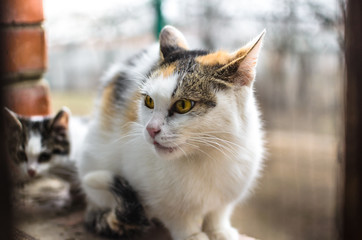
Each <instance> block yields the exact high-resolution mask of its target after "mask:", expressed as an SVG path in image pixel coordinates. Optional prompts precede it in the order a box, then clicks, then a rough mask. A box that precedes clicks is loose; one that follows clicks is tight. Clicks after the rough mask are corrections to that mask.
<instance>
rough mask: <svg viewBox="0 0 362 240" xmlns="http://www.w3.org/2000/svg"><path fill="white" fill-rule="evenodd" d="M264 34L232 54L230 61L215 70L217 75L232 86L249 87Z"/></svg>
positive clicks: (253, 76)
mask: <svg viewBox="0 0 362 240" xmlns="http://www.w3.org/2000/svg"><path fill="white" fill-rule="evenodd" d="M265 32H266V31H265V30H264V31H263V32H262V33H261V34H259V35H258V36H257V37H256V38H254V39H253V40H251V41H250V42H249V43H247V44H246V45H245V46H244V47H242V48H241V49H239V50H238V51H236V52H235V53H234V54H232V58H231V61H230V62H229V63H227V64H226V65H224V66H223V67H221V68H220V69H219V70H217V74H218V75H219V76H221V77H222V78H224V79H225V78H226V79H228V81H230V82H232V83H234V84H235V83H236V84H238V85H241V86H244V85H246V86H251V84H252V82H253V80H254V78H255V69H256V63H257V60H258V56H259V52H260V49H261V47H262V43H263V39H264V35H265Z"/></svg>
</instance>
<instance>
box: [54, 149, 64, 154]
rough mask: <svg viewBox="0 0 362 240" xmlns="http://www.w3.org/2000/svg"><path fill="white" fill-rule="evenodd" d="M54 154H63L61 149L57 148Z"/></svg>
mask: <svg viewBox="0 0 362 240" xmlns="http://www.w3.org/2000/svg"><path fill="white" fill-rule="evenodd" d="M53 153H54V154H61V153H62V151H61V150H60V149H58V148H56V149H54V150H53Z"/></svg>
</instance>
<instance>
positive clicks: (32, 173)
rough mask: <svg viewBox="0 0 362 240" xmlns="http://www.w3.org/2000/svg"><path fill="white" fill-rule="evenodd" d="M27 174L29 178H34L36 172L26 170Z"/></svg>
mask: <svg viewBox="0 0 362 240" xmlns="http://www.w3.org/2000/svg"><path fill="white" fill-rule="evenodd" d="M28 174H29V176H30V177H35V175H36V171H35V170H34V169H28Z"/></svg>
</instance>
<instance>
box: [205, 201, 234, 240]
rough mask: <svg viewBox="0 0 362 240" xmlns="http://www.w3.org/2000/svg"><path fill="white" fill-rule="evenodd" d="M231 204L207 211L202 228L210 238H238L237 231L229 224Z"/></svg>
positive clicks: (225, 239)
mask: <svg viewBox="0 0 362 240" xmlns="http://www.w3.org/2000/svg"><path fill="white" fill-rule="evenodd" d="M232 211H233V206H232V205H228V206H226V207H223V208H219V209H217V210H214V211H212V212H210V213H208V214H207V215H206V217H205V219H204V223H203V226H202V229H203V231H204V232H206V234H207V235H208V236H209V239H210V240H238V239H239V233H238V231H237V230H236V229H235V228H233V227H232V226H231V223H230V218H231V214H232Z"/></svg>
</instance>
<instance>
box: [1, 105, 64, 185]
mask: <svg viewBox="0 0 362 240" xmlns="http://www.w3.org/2000/svg"><path fill="white" fill-rule="evenodd" d="M5 112H6V123H7V131H6V132H7V134H6V135H7V149H8V153H9V157H10V159H11V161H12V162H13V163H15V167H14V168H15V170H14V171H15V173H13V174H14V175H15V176H14V177H15V178H16V179H18V180H27V179H30V178H34V177H36V176H43V175H45V174H46V173H47V172H48V170H49V168H50V167H51V165H52V164H54V163H57V162H59V161H63V160H64V159H65V158H67V156H68V154H69V150H70V145H69V140H68V121H69V115H70V111H69V110H68V109H67V108H63V109H62V110H60V111H59V112H58V113H57V114H56V115H55V116H54V117H50V116H33V117H25V116H21V115H18V114H16V113H14V112H12V111H10V110H9V109H5Z"/></svg>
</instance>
